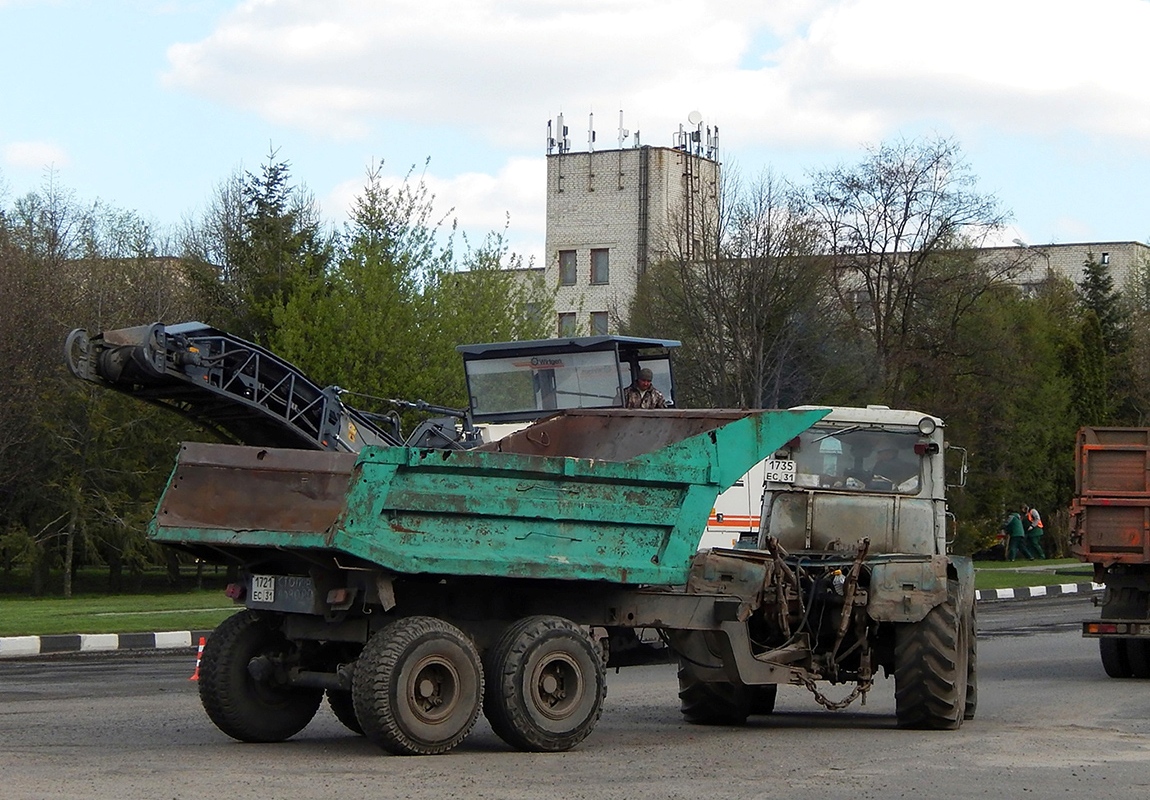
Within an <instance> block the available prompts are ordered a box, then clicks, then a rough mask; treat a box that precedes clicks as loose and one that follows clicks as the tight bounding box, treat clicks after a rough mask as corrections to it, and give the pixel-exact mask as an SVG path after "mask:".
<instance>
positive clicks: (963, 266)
mask: <svg viewBox="0 0 1150 800" xmlns="http://www.w3.org/2000/svg"><path fill="white" fill-rule="evenodd" d="M975 184H976V178H975V176H974V175H973V174H972V173H971V172H970V170H969V167H968V166H967V164H966V163H965V161H964V160H963V157H962V153H961V151H960V149H959V146H958V144H957V143H955V142H954V141H953V140H950V139H933V140H923V141H907V140H899V141H897V142H894V143H889V144H883V145H881V146H879V147H877V148H874V149H871V150H870V151H869V154H868V156H867V157H866V158H865V159H864V160H863V161H862V162H861V163H859V164H857V165H854V166H849V167H844V166H839V167H835V168H833V169H829V170H826V171H823V172H820V173H817V174H815V175H814V177H813V183H812V186H811V188H810V191H809V195H808V202H807V209H808V213H809V214H810V215H811V217H812V218H813V219H814V220H816V221H817V225H818V230H819V232H820V235H821V238H822V242H821V249H822V251H823V252H824V253H826V254H827V255H828V256H829V257H831V258H832V259H833V262H834V269H833V276H834V279H833V281H832V285H833V287H834V291H835V294H836V296H837V298H838V301H839V304H840V308H841V309H842V311H843V313H844V314H845V315H846V317H847V319H848V320H849V328H850V331H851V333H852V334H853V335H854V336H856V337H857V338H858V340H859V342H860V344H864V345H866V346H868V348H869V349H870V351H871V354H872V357H873V367H874V371H873V374H872V376H871V379H870V381H869V384H870V391H871V392H877V393H879V394H880V395H881V397H882V398H883V399H885V400H887V401H889V402H896V403H897V402H901V401H902V400H903V398H904V397H905V396H906V393H907V391H908V389H909V388H910V386H911V384H912V383H913V380H914V376H915V372H916V370H918V369H920V368H921V367H922V366H923V363H924V360H925V361H926V362H928V363H929V361H930V360H931V359H933V358H936V357H938V356H939V355H940V354H942V353H944V352H945V351H946V349H947V347H948V342H949V341H950V340H951V339H952V338H953V333H954V330H955V328H956V326H957V323H958V321H959V320H960V319H961V318H962V317H963V315H965V314H966V313H967V312H969V310H970V309H971V307H972V305H973V304H974V303H975V302H976V301H977V300H978V298H979V297H980V296H982V294H983V293H984V292H986V291H987V289H989V288H990V287H992V286H995V285H997V284H999V283H1001V281H1002V280H1004V279H1005V278H1007V277H1009V275H1010V274H1011V273H1012V272H1013V271H1014V270H1015V269H1017V266H1018V265H1017V264H1016V263H1013V262H1011V261H1010V260H1006V261H1002V262H998V263H994V262H989V261H987V260H985V259H981V258H979V255H978V253H977V252H976V248H979V247H981V246H982V245H984V244H985V242H986V240H987V238H988V237H989V236H990V235H991V234H993V233H994V232H996V231H998V230H1000V229H1001V228H1002V227H1003V225H1004V224H1005V222H1006V220H1007V214H1006V213H1004V212H1003V211H1002V210H1000V208H999V205H998V201H997V199H996V198H995V197H994V196H993V195H989V194H982V193H979V192H978V191H976V189H975Z"/></svg>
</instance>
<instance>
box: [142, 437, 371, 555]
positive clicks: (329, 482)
mask: <svg viewBox="0 0 1150 800" xmlns="http://www.w3.org/2000/svg"><path fill="white" fill-rule="evenodd" d="M355 459H356V456H355V454H354V453H334V452H322V451H312V450H288V449H283V448H266V447H240V446H236V445H220V444H199V443H192V442H189V443H186V444H184V445H183V446H182V448H181V450H180V455H179V458H178V460H177V462H176V468H175V470H174V471H173V472H172V477H171V479H170V480H169V482H168V488H167V489H166V490H165V492H164V494H163V497H162V498H161V500H160V504H159V506H158V508H157V509H156V522H157V523H158V524H159V525H160V526H162V527H166V528H209V529H224V530H239V531H244V530H254V531H298V532H303V531H310V532H316V533H319V532H323V531H326V530H327V529H328V527H329V526H331V524H332V523H333V522H334V521H335V519H336V517H337V516H338V515H339V513H340V512H341V511H342V510H343V507H344V498H345V496H346V494H347V487H348V481H349V479H350V477H351V470H352V466H353V465H354V464H355Z"/></svg>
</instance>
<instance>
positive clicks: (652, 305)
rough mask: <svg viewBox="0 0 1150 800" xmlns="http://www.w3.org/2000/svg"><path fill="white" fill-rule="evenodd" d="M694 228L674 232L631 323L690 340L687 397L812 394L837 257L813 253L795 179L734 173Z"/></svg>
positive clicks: (787, 400)
mask: <svg viewBox="0 0 1150 800" xmlns="http://www.w3.org/2000/svg"><path fill="white" fill-rule="evenodd" d="M691 227H692V233H693V236H692V237H691V241H690V242H689V243H688V242H685V241H678V240H681V239H683V238H684V237H682V236H678V237H676V240H677V246H676V247H674V248H673V250H672V256H671V257H670V258H668V259H667V260H666V261H665V262H663V263H661V264H657V265H655V266H654V267H653V268H652V269H650V270H649V271H648V273H647V275H645V276H644V277H643V279H642V281H641V282H640V287H639V290H638V292H637V294H636V300H635V302H634V305H633V306H632V311H631V317H630V324H629V326H628V330H630V331H631V332H635V333H643V334H649V335H664V336H674V337H676V338H680V339H682V341H683V351H682V353H681V354H680V357H679V359H678V362H679V369H678V370H677V383H678V384H679V394H680V396H681V398H682V400H685V402H686V404H688V405H715V406H744V407H754V408H762V407H764V406H779V405H789V404H792V403H796V402H803V401H806V400H809V399H810V396H811V394H812V393H813V392H814V391H815V387H816V386H817V385H818V383H819V381H820V378H821V376H822V375H823V374H825V371H823V370H821V369H820V368H819V365H818V363H817V362H818V359H817V358H816V357H813V353H814V351H815V350H817V349H819V348H818V347H817V346H816V343H817V339H818V338H819V337H820V336H821V335H822V332H823V331H825V330H827V326H825V325H823V324H821V323H822V321H823V319H824V316H825V314H826V313H827V312H828V309H827V300H828V299H829V298H830V296H831V295H830V291H829V287H828V285H827V278H828V273H827V265H828V263H829V262H828V261H827V260H826V259H820V258H817V257H815V256H814V252H815V246H816V241H815V238H814V229H813V228H812V227H811V225H810V220H809V219H808V218H807V217H805V216H804V214H803V212H802V209H801V207H799V206H796V205H795V203H794V202H793V198H792V193H791V191H790V189H789V187H787V186H786V184H785V183H784V182H783V181H781V180H780V179H778V178H776V177H775V176H774V175H772V174H770V173H769V172H768V173H765V174H763V175H762V176H760V177H759V178H758V179H757V180H756V181H755V182H753V183H752V184H750V185H749V186H744V185H742V184H741V183H740V182H739V181H738V179H737V178H732V177H727V178H725V179H724V182H723V186H722V194H721V197H720V202H719V203H718V204H717V206H716V207H715V208H713V209H710V210H704V211H703V212H701V213H700V214H699V216H698V217H697V218H696V219H695V220H693V221H692V226H691ZM700 234H701V235H700ZM688 245H689V247H688Z"/></svg>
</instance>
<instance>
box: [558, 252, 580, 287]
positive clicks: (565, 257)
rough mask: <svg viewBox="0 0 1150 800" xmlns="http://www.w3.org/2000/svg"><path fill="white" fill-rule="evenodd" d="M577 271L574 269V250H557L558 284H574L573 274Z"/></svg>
mask: <svg viewBox="0 0 1150 800" xmlns="http://www.w3.org/2000/svg"><path fill="white" fill-rule="evenodd" d="M577 274H578V273H577V272H576V271H575V251H574V250H560V251H559V285H560V286H574V285H575V276H576V275H577Z"/></svg>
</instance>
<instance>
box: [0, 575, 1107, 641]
mask: <svg viewBox="0 0 1150 800" xmlns="http://www.w3.org/2000/svg"><path fill="white" fill-rule="evenodd" d="M974 567H975V587H976V588H978V589H1009V588H1014V587H1021V586H1053V585H1057V584H1060V583H1085V582H1087V581H1089V580H1091V578H1092V577H1093V570H1092V568H1091V566H1090V565H1089V564H1083V563H1081V562H1080V561H1077V560H1075V559H1072V558H1063V559H1051V560H1049V561H1013V562H1009V561H976V562H975V564H974ZM238 609H239V607H238V606H236V605H234V604H233V603H232V601H231V600H229V599H228V598H227V597H225V596H224V593H223V591H222V590H221V589H219V588H212V589H201V590H188V591H183V592H172V591H166V592H156V593H147V594H123V595H100V594H95V593H92V594H87V593H85V594H79V595H76V596H75V597H73V598H72V599H71V600H63V599H61V598H58V597H56V598H42V599H36V598H28V597H19V596H2V595H0V636H26V635H37V634H40V635H43V634H53V633H141V632H143V633H146V632H149V631H186V630H199V629H208V628H214V627H215V626H216V625H218V624H219V623H220V622H221V621H223V619H224V618H225V617H227V616H229V615H231V614H233V613H235V612H236V611H237V610H238Z"/></svg>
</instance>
